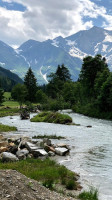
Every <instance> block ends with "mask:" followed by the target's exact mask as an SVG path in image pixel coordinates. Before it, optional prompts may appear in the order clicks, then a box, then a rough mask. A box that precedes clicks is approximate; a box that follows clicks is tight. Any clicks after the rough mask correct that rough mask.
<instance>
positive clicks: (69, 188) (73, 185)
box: [66, 179, 77, 190]
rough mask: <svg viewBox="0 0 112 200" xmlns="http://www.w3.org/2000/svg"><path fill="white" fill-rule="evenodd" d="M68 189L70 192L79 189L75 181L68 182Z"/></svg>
mask: <svg viewBox="0 0 112 200" xmlns="http://www.w3.org/2000/svg"><path fill="white" fill-rule="evenodd" d="M66 188H67V189H68V190H74V189H77V185H76V182H75V181H74V180H73V179H71V180H68V181H67V182H66Z"/></svg>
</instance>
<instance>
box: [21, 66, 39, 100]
mask: <svg viewBox="0 0 112 200" xmlns="http://www.w3.org/2000/svg"><path fill="white" fill-rule="evenodd" d="M24 85H26V87H27V90H28V95H27V98H26V100H27V101H30V102H35V99H36V91H37V84H36V78H35V75H34V73H33V71H32V69H31V67H30V68H29V69H28V71H27V73H26V75H25V77H24Z"/></svg>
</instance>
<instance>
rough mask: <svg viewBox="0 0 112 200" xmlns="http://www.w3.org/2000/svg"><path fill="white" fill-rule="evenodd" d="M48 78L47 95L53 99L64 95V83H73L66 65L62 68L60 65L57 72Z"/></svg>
mask: <svg viewBox="0 0 112 200" xmlns="http://www.w3.org/2000/svg"><path fill="white" fill-rule="evenodd" d="M48 77H49V83H48V85H47V94H48V96H50V97H52V98H57V97H58V96H59V95H62V90H63V86H64V83H65V82H67V81H71V75H70V73H69V70H68V69H67V68H66V67H65V66H64V64H62V65H61V66H60V65H58V67H57V70H56V72H55V73H51V74H50V75H49V76H48Z"/></svg>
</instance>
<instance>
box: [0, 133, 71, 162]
mask: <svg viewBox="0 0 112 200" xmlns="http://www.w3.org/2000/svg"><path fill="white" fill-rule="evenodd" d="M69 151H70V148H69V146H67V145H66V144H57V145H54V144H52V142H51V140H50V139H48V138H44V139H36V140H33V139H31V138H28V137H21V138H20V137H18V138H16V137H13V138H12V137H9V138H5V137H4V136H3V135H0V160H1V161H3V162H11V161H18V160H25V159H26V158H27V157H28V158H32V157H34V158H41V159H44V158H47V157H51V156H55V155H59V156H64V155H66V154H67V153H69Z"/></svg>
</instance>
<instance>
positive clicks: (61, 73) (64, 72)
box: [56, 64, 71, 82]
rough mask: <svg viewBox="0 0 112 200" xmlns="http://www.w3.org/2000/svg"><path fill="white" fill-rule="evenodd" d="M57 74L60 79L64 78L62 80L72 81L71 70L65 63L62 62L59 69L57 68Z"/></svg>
mask: <svg viewBox="0 0 112 200" xmlns="http://www.w3.org/2000/svg"><path fill="white" fill-rule="evenodd" d="M56 76H57V77H58V78H59V79H60V80H62V81H64V82H66V81H70V80H71V75H70V72H69V70H68V68H67V67H65V65H64V64H62V65H61V66H60V65H58V68H57V70H56Z"/></svg>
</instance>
